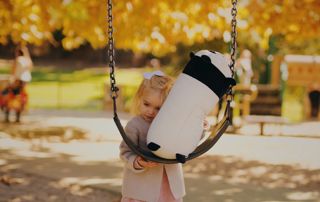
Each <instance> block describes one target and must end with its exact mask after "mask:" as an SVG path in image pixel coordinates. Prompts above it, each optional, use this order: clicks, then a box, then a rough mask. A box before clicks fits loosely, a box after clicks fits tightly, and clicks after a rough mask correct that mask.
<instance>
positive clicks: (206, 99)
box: [147, 50, 232, 161]
mask: <svg viewBox="0 0 320 202" xmlns="http://www.w3.org/2000/svg"><path fill="white" fill-rule="evenodd" d="M202 56H205V57H202ZM201 57H202V58H205V59H207V61H208V60H209V59H208V58H210V61H211V63H212V64H213V65H214V66H215V67H216V68H217V69H218V70H219V71H220V72H221V73H222V74H223V76H224V77H226V78H228V77H229V78H230V77H231V75H232V74H231V70H230V68H229V67H228V63H227V61H226V59H225V58H224V56H223V55H222V54H220V53H217V52H210V51H207V50H202V51H199V52H197V53H196V54H195V55H193V58H195V60H196V61H195V62H194V61H193V62H192V63H191V64H190V62H189V63H188V64H190V65H189V66H188V67H186V68H188V71H184V72H183V73H181V74H180V75H179V77H178V78H177V80H176V82H175V84H174V86H173V87H172V90H171V91H170V93H169V95H168V97H167V99H166V101H165V102H164V104H163V106H162V107H161V109H160V111H159V113H158V115H157V116H156V118H155V119H154V120H153V122H152V124H151V126H150V128H149V132H148V136H147V144H148V147H149V148H150V149H151V150H153V151H152V152H153V153H154V154H155V155H157V156H159V157H162V158H166V159H176V158H177V154H178V155H179V156H184V157H188V155H189V154H190V153H191V152H192V151H194V149H195V148H196V147H197V145H198V143H199V141H200V138H201V135H202V133H203V123H204V119H205V117H206V116H207V115H208V113H209V112H210V111H212V110H213V108H214V107H215V105H216V103H217V102H218V101H219V96H220V97H221V93H219V94H220V95H217V94H216V93H215V92H214V91H213V90H212V86H214V82H215V81H214V80H212V81H210V82H213V83H212V84H210V85H209V86H211V88H210V87H208V80H209V79H208V78H211V75H205V74H209V73H212V72H210V71H211V70H210V68H211V67H209V71H208V72H207V71H201V72H199V73H197V75H196V76H194V74H193V73H192V71H193V70H196V68H202V67H201V66H197V65H198V64H200V65H201V64H205V66H208V65H209V66H210V65H211V64H208V63H203V61H201V60H202V58H201ZM191 60H192V58H191ZM197 61H199V62H197ZM207 61H206V62H207ZM196 66H197V67H196ZM207 68H208V67H207ZM185 70H186V69H185ZM197 70H199V69H197ZM197 70H196V71H197ZM190 72H191V73H190ZM221 73H220V74H221ZM222 74H221V75H220V77H223V76H222ZM202 76H205V77H206V78H205V80H206V81H205V83H203V81H200V80H201V78H202ZM195 77H196V78H200V80H198V79H196V78H195ZM214 78H215V76H214V75H212V79H214ZM220 83H221V82H220ZM224 93H225V92H223V94H224ZM152 144H153V145H157V147H156V148H152V146H151V145H152ZM150 146H151V147H150ZM182 161H183V160H182Z"/></svg>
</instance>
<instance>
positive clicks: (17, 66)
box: [1, 46, 33, 122]
mask: <svg viewBox="0 0 320 202" xmlns="http://www.w3.org/2000/svg"><path fill="white" fill-rule="evenodd" d="M32 68H33V62H32V60H31V57H30V54H29V51H28V48H27V47H26V46H19V47H18V48H17V49H16V51H15V59H14V62H13V66H12V71H11V78H10V81H9V84H8V86H7V87H6V88H5V89H4V90H3V91H2V93H1V109H2V110H3V111H4V113H5V122H9V121H10V119H9V118H10V117H9V116H10V112H11V111H15V114H16V120H15V121H16V122H20V116H21V113H22V112H23V110H24V109H25V106H26V103H27V100H28V95H27V92H26V88H25V87H26V84H27V83H28V82H30V81H31V79H32V77H31V70H32Z"/></svg>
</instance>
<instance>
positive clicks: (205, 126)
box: [203, 119, 209, 131]
mask: <svg viewBox="0 0 320 202" xmlns="http://www.w3.org/2000/svg"><path fill="white" fill-rule="evenodd" d="M203 129H204V130H205V131H208V130H209V122H208V121H207V120H206V119H205V120H204V121H203Z"/></svg>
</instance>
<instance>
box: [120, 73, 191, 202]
mask: <svg viewBox="0 0 320 202" xmlns="http://www.w3.org/2000/svg"><path fill="white" fill-rule="evenodd" d="M172 83H173V82H172V79H171V78H170V77H168V76H165V75H164V73H163V72H161V71H155V72H152V73H145V74H144V80H143V81H142V83H141V84H140V86H139V89H138V91H137V94H136V95H135V98H134V110H135V112H136V113H135V114H136V116H135V117H134V118H132V119H131V120H130V121H129V122H128V124H127V125H126V127H125V131H126V134H127V135H128V137H129V138H130V139H131V140H132V141H133V142H134V143H135V144H137V145H139V146H140V147H142V148H144V149H147V146H146V139H147V133H148V129H149V127H150V124H151V122H152V120H153V119H154V118H155V116H156V115H157V113H158V111H159V110H160V107H161V106H162V104H163V102H164V100H165V99H166V97H167V95H168V93H169V91H170V89H171V86H172ZM120 157H121V159H122V160H123V161H124V162H125V168H124V176H123V185H122V199H121V201H122V202H142V201H147V202H179V201H182V198H183V196H184V195H185V185H184V179H183V172H182V166H181V164H160V163H156V162H151V161H147V160H145V159H143V158H142V157H140V156H137V155H136V154H135V153H133V152H132V151H131V150H130V148H129V147H128V146H127V144H126V143H125V142H124V141H122V142H121V144H120Z"/></svg>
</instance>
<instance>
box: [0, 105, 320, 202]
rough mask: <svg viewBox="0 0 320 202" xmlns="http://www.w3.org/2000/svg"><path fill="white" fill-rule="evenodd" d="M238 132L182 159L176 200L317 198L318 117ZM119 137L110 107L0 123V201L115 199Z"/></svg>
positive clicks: (119, 164)
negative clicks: (182, 190)
mask: <svg viewBox="0 0 320 202" xmlns="http://www.w3.org/2000/svg"><path fill="white" fill-rule="evenodd" d="M120 117H121V118H122V120H123V124H125V123H126V121H127V120H128V118H129V115H128V114H120ZM239 132H240V134H225V135H224V136H222V138H221V140H220V141H219V142H218V143H217V144H216V145H215V146H214V147H213V148H212V149H211V150H210V151H209V152H207V153H206V154H205V155H203V156H202V157H200V158H198V159H195V160H192V161H190V162H188V163H186V164H185V165H184V166H183V167H184V173H185V181H186V188H187V195H186V197H185V198H184V201H186V202H193V201H200V202H201V201H204V202H206V201H218V202H220V201H221V202H238V201H239V202H251V201H264V202H267V201H268V202H270V201H277V202H280V201H281V202H282V201H303V202H304V201H305V202H307V201H308V202H309V201H313V202H319V201H320V191H319V190H320V159H319V153H320V122H305V123H299V124H291V125H285V126H282V127H279V126H275V125H267V126H266V127H265V133H266V135H265V136H260V135H258V134H259V126H258V125H254V124H252V125H246V126H244V127H243V128H241V129H240V131H239ZM279 134H281V135H279ZM120 141H121V137H120V135H119V133H118V131H117V129H116V127H115V125H114V124H113V121H112V114H111V113H110V112H99V113H98V112H74V111H47V110H43V111H42V110H37V111H30V112H29V113H28V114H27V115H25V116H24V117H23V122H22V124H19V125H18V124H14V123H11V124H4V123H0V201H10V202H19V201H59V202H60V201H74V202H78V201H80V202H81V201H88V202H89V201H95V202H100V201H107V202H109V201H110V202H113V201H119V198H120V189H121V177H122V168H123V163H122V162H121V161H120V160H119V158H118V145H119V143H120Z"/></svg>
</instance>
